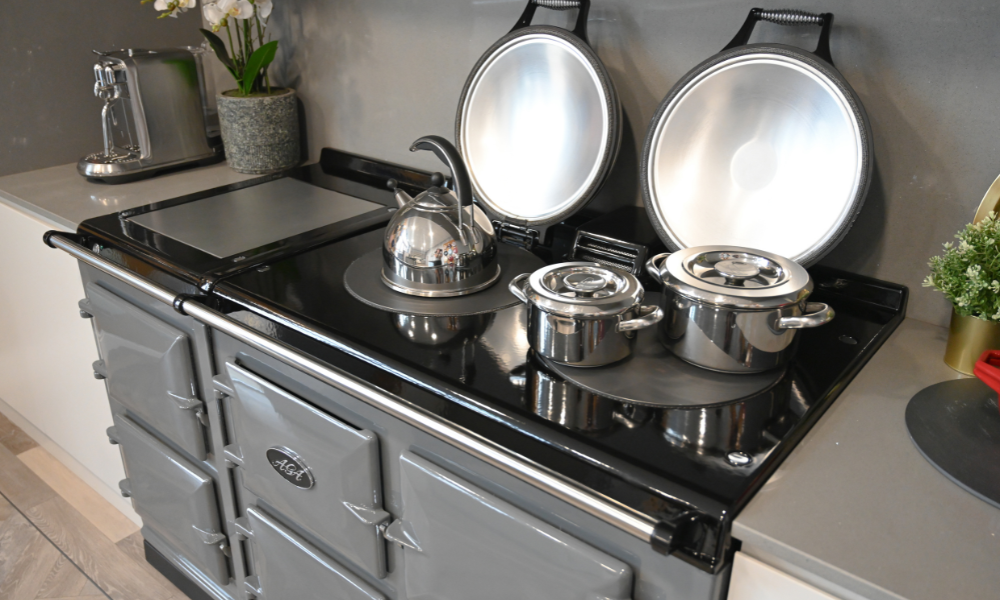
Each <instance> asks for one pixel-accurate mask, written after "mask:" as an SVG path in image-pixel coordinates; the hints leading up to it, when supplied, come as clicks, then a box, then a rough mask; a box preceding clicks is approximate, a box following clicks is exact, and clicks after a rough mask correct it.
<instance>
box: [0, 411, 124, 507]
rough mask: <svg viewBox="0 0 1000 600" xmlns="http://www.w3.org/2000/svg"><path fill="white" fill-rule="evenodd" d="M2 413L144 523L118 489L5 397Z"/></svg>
mask: <svg viewBox="0 0 1000 600" xmlns="http://www.w3.org/2000/svg"><path fill="white" fill-rule="evenodd" d="M0 413H3V414H4V416H5V417H7V418H8V419H10V420H11V422H12V423H14V424H15V425H17V426H18V427H20V428H21V429H22V430H23V431H24V432H25V433H26V434H28V435H29V436H31V438H32V439H33V440H35V441H36V442H38V445H39V446H41V447H42V448H45V450H46V451H48V453H49V454H51V455H52V456H54V457H55V458H56V459H57V460H58V461H59V462H61V463H62V464H64V465H66V468H67V469H69V470H70V471H72V472H73V474H74V475H76V476H77V477H79V478H80V479H82V480H83V482H84V483H86V484H87V485H89V486H90V487H91V488H93V490H94V491H95V492H97V493H98V494H100V495H101V497H102V498H104V499H105V500H107V501H108V502H110V503H111V505H112V506H114V507H115V508H117V509H118V510H119V511H121V512H122V514H124V515H125V516H126V517H128V518H129V519H131V520H132V521H133V522H134V523H135V524H136V525H139V526H141V525H142V519H140V518H139V515H137V514H136V513H135V510H134V509H133V508H132V503H131V502H129V501H128V500H127V499H125V498H122V496H121V493H120V492H119V491H118V490H116V489H112V488H110V487H108V485H106V484H105V483H104V482H103V481H101V480H100V479H98V478H97V476H95V475H94V474H93V473H91V472H90V469H88V468H87V467H85V466H83V465H82V464H80V462H79V461H78V460H76V459H75V458H73V456H72V455H70V454H69V453H68V452H66V451H65V450H63V448H62V447H61V446H60V445H59V444H57V443H56V442H55V441H53V440H52V439H51V438H50V437H49V436H47V435H45V434H44V433H42V432H41V430H39V429H38V428H37V427H35V426H34V425H32V424H31V422H30V421H28V420H27V419H25V418H24V417H23V416H21V414H20V413H19V412H17V411H16V410H14V408H13V407H12V406H11V405H9V404H7V403H6V402H4V401H3V399H0Z"/></svg>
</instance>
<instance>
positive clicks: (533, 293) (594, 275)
mask: <svg viewBox="0 0 1000 600" xmlns="http://www.w3.org/2000/svg"><path fill="white" fill-rule="evenodd" d="M643 293H644V292H643V289H642V285H640V284H639V280H638V279H636V278H635V276H633V275H631V274H629V273H624V272H621V271H617V270H614V269H609V268H607V267H604V266H602V265H600V264H598V263H590V262H571V263H560V264H557V265H550V266H547V267H544V268H541V269H539V270H537V271H535V272H534V273H532V274H531V277H529V278H528V286H527V288H526V289H525V295H526V296H527V298H528V300H529V301H530V302H531V303H532V304H534V305H536V306H538V307H539V308H541V309H542V310H544V311H545V312H549V313H553V314H558V315H563V316H570V317H581V318H602V317H610V316H614V315H619V314H621V313H623V312H625V311H627V310H629V309H630V308H632V307H634V306H635V305H637V304H639V303H640V302H642V297H643Z"/></svg>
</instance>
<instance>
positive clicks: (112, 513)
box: [0, 415, 187, 600]
mask: <svg viewBox="0 0 1000 600" xmlns="http://www.w3.org/2000/svg"><path fill="white" fill-rule="evenodd" d="M41 598H45V599H48V600H59V599H65V598H101V599H106V598H113V599H114V600H185V599H187V596H186V595H184V593H183V592H181V591H180V590H178V589H177V588H176V587H174V585H173V584H171V583H170V582H169V581H167V580H166V578H164V577H163V576H162V575H160V574H159V573H158V572H157V571H156V570H154V569H153V568H152V567H151V566H149V564H148V563H147V562H146V560H145V558H144V556H143V548H142V536H141V535H140V534H139V527H138V526H137V525H135V523H133V522H132V521H131V520H130V519H129V518H128V517H126V516H125V515H123V514H122V513H121V512H119V511H118V509H116V508H115V507H114V506H112V505H111V504H110V503H108V502H107V501H106V500H105V499H104V498H102V497H101V496H100V495H99V494H97V492H95V491H94V490H93V489H92V488H90V487H89V486H88V485H87V484H85V483H84V482H83V481H81V480H80V479H79V478H78V477H77V476H76V475H74V474H73V473H72V472H70V471H69V469H67V468H66V467H65V466H63V464H62V463H60V462H59V461H58V460H56V459H55V458H53V457H52V455H51V454H49V453H48V452H46V451H45V449H44V448H42V447H41V446H39V445H38V444H36V443H35V441H34V440H32V439H31V438H30V437H28V436H27V435H26V434H25V433H24V432H23V431H21V430H20V429H19V428H18V427H17V426H15V425H14V424H13V423H11V422H10V421H9V420H7V418H6V417H4V416H3V415H0V600H36V599H41Z"/></svg>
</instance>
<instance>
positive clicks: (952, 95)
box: [273, 0, 1000, 324]
mask: <svg viewBox="0 0 1000 600" xmlns="http://www.w3.org/2000/svg"><path fill="white" fill-rule="evenodd" d="M275 4H276V14H275V16H274V17H273V31H274V34H275V36H276V38H277V39H280V40H281V50H279V53H278V64H277V68H276V69H275V73H276V74H277V75H278V78H279V79H281V80H282V82H283V83H284V84H287V85H291V86H294V87H296V88H298V90H299V91H300V92H301V95H302V100H303V103H304V106H305V110H306V120H307V123H308V138H309V139H308V141H309V146H310V149H311V150H310V155H311V157H312V158H313V159H315V158H316V157H318V153H319V149H320V148H322V147H323V146H334V147H337V148H342V149H345V150H349V151H353V152H357V153H361V154H366V155H369V156H375V157H382V158H386V159H389V160H393V161H396V162H401V163H404V164H411V165H415V166H422V167H425V168H439V167H437V166H436V165H435V161H434V159H433V157H430V156H429V153H419V154H423V155H424V156H418V155H413V154H410V153H409V152H407V148H408V146H409V144H410V142H411V141H412V140H414V139H416V138H417V137H419V136H421V135H425V134H430V133H436V134H442V135H445V136H447V137H449V138H452V137H453V136H454V125H453V120H454V117H455V108H456V105H457V102H458V97H459V94H460V92H461V89H462V85H463V83H464V81H465V78H466V76H467V75H468V73H469V71H470V70H471V68H472V66H473V64H474V63H475V61H476V60H477V59H478V57H479V56H480V55H481V54H482V53H483V52H484V51H485V50H486V48H487V47H489V46H490V44H492V43H493V42H494V41H496V40H497V39H498V38H499V37H500V36H502V35H503V34H504V33H506V32H507V31H508V30H509V29H510V27H511V26H512V25H513V24H514V22H515V21H516V20H517V17H518V16H519V15H520V13H521V10H522V9H523V7H524V4H525V0H419V1H418V0H408V1H400V0H337V1H335V2H331V1H328V0H298V1H297V2H294V3H293V2H287V1H286V2H281V3H280V4H279V3H275ZM757 4H760V2H759V1H758V0H747V1H742V0H740V1H736V0H593V6H592V9H591V21H590V39H591V41H592V43H593V45H594V46H595V47H596V49H597V51H598V53H599V54H600V56H601V58H602V59H603V60H604V62H605V64H606V65H607V67H608V69H609V70H610V72H611V74H612V76H613V77H614V80H615V83H616V85H617V87H618V91H619V94H620V95H621V99H622V103H623V106H624V109H625V112H626V115H627V119H628V122H629V123H630V128H629V129H628V130H627V131H626V133H625V139H624V146H623V148H622V153H621V158H620V160H619V164H618V165H617V167H616V172H615V173H614V174H613V175H612V179H611V182H610V184H609V185H608V186H607V187H606V188H605V189H604V191H603V192H602V194H601V196H600V197H599V198H598V199H597V200H596V201H595V202H596V203H597V206H600V207H611V206H614V205H619V204H632V203H636V204H638V203H641V196H640V193H639V189H638V183H637V171H638V167H637V165H638V158H637V156H638V153H639V148H640V146H641V144H642V141H643V138H644V136H645V132H646V127H647V125H648V122H649V119H650V118H651V117H652V115H653V113H654V111H655V110H656V107H657V105H658V104H659V102H660V101H661V99H662V98H663V97H664V96H665V95H666V93H667V91H668V90H669V89H670V87H671V86H672V85H673V83H674V82H675V81H677V80H678V79H679V78H680V77H681V76H682V75H683V74H684V73H685V72H686V71H688V70H689V69H690V68H692V67H693V66H694V65H696V64H697V63H699V62H700V61H702V60H703V59H705V58H707V57H708V56H710V55H712V54H714V53H716V52H718V51H719V50H720V49H721V48H722V47H723V46H724V45H725V44H726V43H727V42H728V41H729V40H730V38H731V37H732V36H733V34H735V33H736V31H737V30H738V29H739V27H740V25H741V24H742V23H743V20H744V18H745V17H746V14H747V11H748V10H749V9H750V8H751V7H752V6H754V5H757ZM778 5H782V7H783V6H784V5H789V6H791V7H795V8H803V9H807V10H814V11H824V10H825V11H831V12H833V13H835V15H836V21H835V27H834V32H833V38H832V50H833V57H834V61H835V62H836V64H837V66H838V67H839V68H840V70H841V71H842V72H843V74H844V75H845V77H846V78H847V80H848V81H849V82H850V83H851V84H852V85H853V86H854V88H855V89H856V90H857V92H858V94H859V95H860V97H861V99H862V101H863V103H864V105H865V107H866V108H867V111H868V115H869V117H870V119H871V123H872V127H873V130H874V134H875V149H876V163H875V176H874V181H873V183H872V186H871V192H870V194H869V197H868V200H867V203H866V206H865V209H864V212H863V213H862V214H861V217H860V218H859V220H858V224H857V225H856V226H855V228H854V230H853V231H852V232H851V233H850V234H849V235H848V237H847V239H845V240H844V242H843V243H842V244H841V245H840V246H839V247H838V248H837V249H836V250H835V251H834V252H833V253H832V254H831V255H830V256H829V257H828V258H827V259H825V261H824V262H825V263H826V264H830V265H833V266H837V267H841V268H845V269H849V270H852V271H856V272H860V273H864V274H868V275H873V276H876V277H880V278H883V279H887V280H890V281H895V282H899V283H903V284H906V285H908V286H910V290H911V293H912V297H911V303H910V310H909V314H910V316H912V317H915V318H918V319H921V320H925V321H929V322H933V323H940V324H944V323H946V322H947V316H948V314H949V308H948V304H947V303H946V302H945V301H944V300H943V298H942V297H941V296H940V294H937V293H935V292H932V291H931V290H926V289H923V288H921V287H920V281H921V280H922V279H923V276H924V275H925V272H926V262H927V258H928V257H929V256H931V255H932V254H936V253H937V252H938V250H939V249H940V244H941V243H942V242H944V241H946V240H948V239H951V236H952V235H953V233H954V232H955V231H956V230H958V228H959V227H960V226H962V225H963V224H964V223H965V222H967V221H968V220H970V219H971V217H972V215H973V213H974V210H975V208H976V206H977V205H978V203H979V200H980V199H981V198H982V195H983V193H984V192H985V191H986V189H987V188H988V187H989V185H990V183H991V182H992V181H993V179H994V177H996V175H997V173H998V172H1000V160H998V158H1000V156H998V152H997V145H998V140H1000V114H998V111H997V110H996V109H995V106H996V98H998V97H1000V77H998V76H997V67H998V66H1000V43H998V42H1000V7H998V6H997V5H996V4H995V3H992V2H982V1H978V0H977V1H972V0H954V1H951V2H940V1H936V0H911V1H906V2H904V1H901V0H863V1H845V2H834V1H831V0H828V1H826V2H817V1H813V0H796V1H794V2H784V1H782V2H777V3H775V4H774V5H768V4H766V3H765V4H763V6H764V7H769V6H770V7H772V8H777V7H779V6H778ZM543 13H548V15H547V16H546V18H545V20H546V21H547V22H550V23H552V24H565V23H567V22H568V21H566V20H565V19H568V17H569V14H561V13H552V12H551V11H544V10H540V11H539V15H540V16H542V15H543ZM815 40H816V29H815V28H808V27H803V28H794V29H787V28H781V27H778V26H775V25H770V24H766V23H765V24H761V25H759V26H758V29H757V33H756V34H755V36H754V41H774V42H785V43H791V44H795V45H801V46H804V47H807V48H810V49H811V48H812V47H814V45H815ZM816 185H817V186H822V185H823V182H822V181H817V182H816ZM802 194H803V201H804V204H806V203H807V201H808V197H809V194H810V190H808V189H804V190H802Z"/></svg>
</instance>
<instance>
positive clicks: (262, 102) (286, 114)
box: [216, 88, 299, 173]
mask: <svg viewBox="0 0 1000 600" xmlns="http://www.w3.org/2000/svg"><path fill="white" fill-rule="evenodd" d="M272 89H273V88H272ZM232 91H235V90H232ZM275 91H278V90H275ZM229 93H230V92H223V93H221V94H218V95H217V96H216V98H217V100H218V105H219V123H220V124H221V125H222V143H223V144H224V145H225V148H226V160H227V161H228V162H229V166H230V167H232V168H233V170H234V171H237V172H239V173H274V172H276V171H281V170H282V169H287V168H289V167H293V166H295V165H296V164H297V163H298V162H299V109H298V101H297V100H296V98H295V90H292V89H284V90H283V91H280V92H279V93H275V94H272V95H270V96H249V97H242V96H230V95H229Z"/></svg>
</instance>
